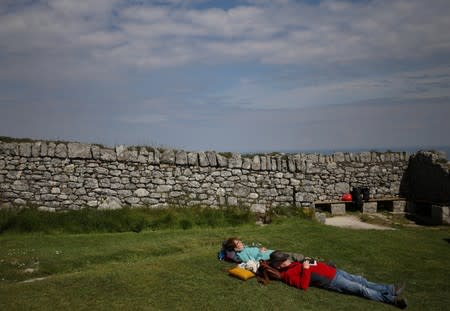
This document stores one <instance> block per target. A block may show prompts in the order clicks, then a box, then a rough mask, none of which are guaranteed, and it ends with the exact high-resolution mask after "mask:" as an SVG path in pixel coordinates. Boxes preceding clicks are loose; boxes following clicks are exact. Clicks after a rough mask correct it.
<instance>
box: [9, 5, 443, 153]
mask: <svg viewBox="0 0 450 311" xmlns="http://www.w3.org/2000/svg"><path fill="white" fill-rule="evenodd" d="M449 16H450V1H448V0H428V1H423V0H373V1H372V0H360V1H358V0H352V1H350V0H345V1H344V0H326V1H313V0H304V1H301V0H296V1H294V0H259V1H256V0H254V1H253V0H246V1H232V0H229V1H220V0H216V1H207V0H186V1H181V0H157V1H147V0H95V1H94V0H77V1H73V0H46V1H40V0H1V1H0V68H1V70H0V136H10V137H16V138H32V139H45V140H65V141H78V142H83V143H98V144H104V145H108V146H114V145H120V144H124V145H129V146H131V145H145V146H155V147H172V148H176V149H184V150H191V151H194V150H216V151H219V152H223V151H237V152H257V151H266V152H271V151H280V152H283V151H303V150H305V151H306V150H336V151H340V150H347V149H362V150H364V149H367V150H376V149H383V148H389V149H395V150H402V148H406V147H422V146H425V147H428V146H450V135H449V133H450V122H448V120H449V117H450V31H449V30H450V18H448V17H449Z"/></svg>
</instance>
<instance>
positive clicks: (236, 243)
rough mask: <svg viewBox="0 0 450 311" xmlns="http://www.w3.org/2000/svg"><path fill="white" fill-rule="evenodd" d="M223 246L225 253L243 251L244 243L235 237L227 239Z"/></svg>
mask: <svg viewBox="0 0 450 311" xmlns="http://www.w3.org/2000/svg"><path fill="white" fill-rule="evenodd" d="M223 246H224V247H225V249H226V250H227V251H241V250H243V249H244V243H242V241H241V240H240V239H239V238H237V237H232V238H229V239H227V240H226V241H225V243H224V245H223Z"/></svg>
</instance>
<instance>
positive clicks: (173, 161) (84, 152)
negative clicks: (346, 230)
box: [0, 141, 410, 213]
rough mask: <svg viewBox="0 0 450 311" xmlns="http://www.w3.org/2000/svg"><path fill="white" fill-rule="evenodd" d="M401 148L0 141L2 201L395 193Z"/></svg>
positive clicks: (95, 202)
mask: <svg viewBox="0 0 450 311" xmlns="http://www.w3.org/2000/svg"><path fill="white" fill-rule="evenodd" d="M409 157H410V156H409V155H408V154H406V153H404V152H387V153H378V152H363V153H357V154H352V153H340V152H338V153H335V154H333V155H321V154H288V155H287V154H260V155H251V156H245V155H241V154H239V153H232V154H220V153H217V152H214V151H206V152H188V151H184V150H172V149H167V150H158V149H156V148H151V147H138V148H136V147H125V146H117V147H115V148H108V147H102V146H97V145H90V144H81V143H55V142H47V141H36V142H0V204H1V206H3V207H5V206H20V205H32V206H37V207H39V208H40V209H44V210H52V211H53V210H65V209H80V208H84V207H92V208H102V209H103V208H109V209H112V208H120V207H122V206H132V207H139V206H146V207H160V206H167V205H169V204H180V205H183V206H193V205H203V206H212V207H218V206H226V205H238V206H246V207H250V208H251V209H252V210H254V211H256V212H261V213H263V212H265V211H266V208H267V207H268V206H277V205H295V206H309V205H310V204H311V202H313V201H316V200H338V199H340V197H341V195H342V194H343V193H345V192H349V191H350V190H351V187H355V186H367V187H369V189H370V195H371V196H372V197H384V196H398V195H399V193H400V185H401V182H402V178H403V175H404V173H405V170H406V168H407V166H408V161H409Z"/></svg>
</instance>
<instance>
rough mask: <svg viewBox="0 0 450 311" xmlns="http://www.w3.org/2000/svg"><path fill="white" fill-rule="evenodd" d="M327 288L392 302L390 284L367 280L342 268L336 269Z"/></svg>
mask: <svg viewBox="0 0 450 311" xmlns="http://www.w3.org/2000/svg"><path fill="white" fill-rule="evenodd" d="M328 289H330V290H334V291H337V292H340V293H346V294H353V295H358V296H362V297H365V298H367V299H370V300H375V301H381V302H386V303H393V302H394V288H393V286H392V285H384V284H376V283H372V282H368V281H367V280H366V279H365V278H363V277H361V276H357V275H352V274H350V273H347V272H345V271H343V270H337V271H336V277H335V278H334V279H333V281H331V283H330V285H329V287H328Z"/></svg>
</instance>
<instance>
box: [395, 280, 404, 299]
mask: <svg viewBox="0 0 450 311" xmlns="http://www.w3.org/2000/svg"><path fill="white" fill-rule="evenodd" d="M405 286H406V284H405V282H401V283H398V284H395V285H394V295H395V296H400V295H401V294H402V293H403V291H404V290H405Z"/></svg>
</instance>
